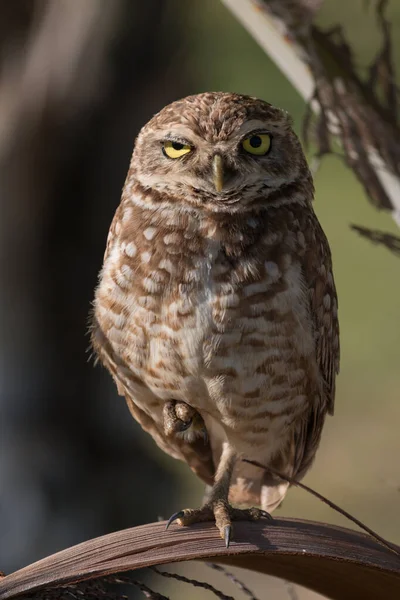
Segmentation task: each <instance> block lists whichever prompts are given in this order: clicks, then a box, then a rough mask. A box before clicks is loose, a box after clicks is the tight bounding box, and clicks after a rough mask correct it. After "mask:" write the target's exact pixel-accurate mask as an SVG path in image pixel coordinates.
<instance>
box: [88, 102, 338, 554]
mask: <svg viewBox="0 0 400 600" xmlns="http://www.w3.org/2000/svg"><path fill="white" fill-rule="evenodd" d="M313 192H314V189H313V182H312V178H311V175H310V171H309V169H308V167H307V163H306V160H305V157H304V154H303V152H302V149H301V146H300V143H299V141H298V139H297V137H296V135H295V134H294V132H293V130H292V127H291V121H290V118H289V117H288V115H287V114H286V113H285V112H284V111H282V110H279V109H277V108H274V107H273V106H271V105H270V104H268V103H267V102H264V101H262V100H258V99H256V98H251V97H248V96H241V95H237V94H231V93H205V94H200V95H197V96H191V97H188V98H185V99H183V100H179V101H177V102H174V103H173V104H171V105H169V106H167V107H165V108H164V109H163V110H161V111H160V112H159V113H158V114H157V115H156V116H155V117H153V118H152V119H151V121H150V122H149V123H147V125H145V126H144V127H143V129H142V130H141V132H140V133H139V135H138V138H137V140H136V145H135V149H134V152H133V157H132V162H131V164H130V168H129V172H128V176H127V179H126V182H125V186H124V190H123V194H122V200H121V204H120V206H119V207H118V209H117V212H116V214H115V217H114V220H113V222H112V225H111V229H110V233H109V236H108V241H107V250H106V254H105V257H104V266H103V269H102V271H101V275H100V283H99V286H98V288H97V291H96V297H95V302H94V319H93V331H92V340H93V345H94V348H95V350H96V352H97V354H98V356H99V357H100V359H101V361H102V362H103V363H104V365H105V366H106V367H107V368H108V369H109V371H110V372H111V374H112V376H113V378H114V380H115V382H116V385H117V387H118V390H119V392H120V394H122V395H123V396H125V398H126V400H127V402H128V405H129V408H130V410H131V412H132V415H133V416H134V418H135V419H136V420H137V421H139V423H140V424H141V426H142V427H143V429H145V430H146V431H148V432H149V433H150V434H151V435H152V436H153V438H154V439H155V441H156V442H157V444H158V445H159V446H160V447H161V448H162V449H163V450H165V452H168V453H169V454H171V455H172V456H173V457H175V458H179V459H181V460H184V461H186V462H187V463H188V464H189V466H190V467H191V468H192V469H193V471H194V472H195V473H196V474H197V475H198V476H199V477H201V479H203V480H204V481H205V482H206V483H207V484H209V486H212V487H211V489H210V491H209V494H208V497H207V498H206V501H205V503H204V505H203V506H202V508H200V509H185V510H183V511H180V512H179V513H177V514H176V515H173V517H171V519H177V520H178V522H179V523H180V524H183V525H185V524H189V523H193V522H195V521H204V520H214V519H215V521H216V525H217V527H218V528H219V530H220V532H221V536H222V537H223V538H224V539H225V541H226V543H227V544H228V543H229V538H230V535H231V521H232V520H233V519H239V518H247V519H253V518H259V517H260V516H263V515H268V514H269V512H270V511H272V510H273V509H274V508H275V507H276V506H278V505H279V503H280V502H281V501H282V499H283V497H284V495H285V493H286V491H287V487H288V484H287V483H285V482H283V481H282V480H276V479H274V478H273V477H272V476H271V475H269V474H267V473H266V472H265V471H263V470H261V469H258V468H256V467H254V466H252V465H249V464H248V463H245V462H243V461H241V460H240V459H241V458H242V457H247V458H250V459H253V460H258V461H259V462H261V463H264V464H266V465H270V466H271V467H275V469H277V470H279V471H281V472H283V473H286V474H289V475H291V476H294V477H297V478H301V477H302V476H303V475H304V474H305V472H306V471H307V469H308V468H309V467H310V465H311V463H312V461H313V458H314V455H315V452H316V450H317V447H318V444H319V440H320V436H321V431H322V427H323V423H324V419H325V415H326V413H327V412H328V413H332V412H333V403H334V394H335V376H336V373H337V372H338V365H339V338H338V320H337V298H336V292H335V285H334V281H333V275H332V265H331V256H330V251H329V246H328V242H327V240H326V237H325V235H324V233H323V231H322V229H321V227H320V225H319V223H318V220H317V217H316V216H315V214H314V211H313V208H312V200H313ZM230 502H232V503H237V504H241V505H247V506H249V505H252V504H257V505H259V506H261V507H262V509H263V510H259V509H255V508H251V509H247V510H239V509H234V508H232V506H231V504H230ZM267 511H268V512H267Z"/></svg>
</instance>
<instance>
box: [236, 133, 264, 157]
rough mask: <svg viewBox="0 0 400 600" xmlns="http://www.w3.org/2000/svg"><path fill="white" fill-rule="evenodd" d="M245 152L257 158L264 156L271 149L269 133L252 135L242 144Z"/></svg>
mask: <svg viewBox="0 0 400 600" xmlns="http://www.w3.org/2000/svg"><path fill="white" fill-rule="evenodd" d="M242 148H243V150H246V152H248V153H249V154H255V155H256V156H264V155H265V154H267V153H268V152H269V150H270V148H271V137H270V136H269V135H268V133H257V134H253V135H250V136H249V137H248V138H246V139H245V140H243V142H242Z"/></svg>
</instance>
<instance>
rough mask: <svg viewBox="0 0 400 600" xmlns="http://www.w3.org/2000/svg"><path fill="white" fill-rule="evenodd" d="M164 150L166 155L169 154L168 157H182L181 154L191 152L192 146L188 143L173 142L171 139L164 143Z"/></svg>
mask: <svg viewBox="0 0 400 600" xmlns="http://www.w3.org/2000/svg"><path fill="white" fill-rule="evenodd" d="M162 151H163V154H164V156H167V157H168V158H180V157H181V156H184V155H185V154H188V152H191V151H192V148H191V146H188V145H187V144H181V143H180V142H172V141H170V140H169V141H167V142H164V143H163V146H162Z"/></svg>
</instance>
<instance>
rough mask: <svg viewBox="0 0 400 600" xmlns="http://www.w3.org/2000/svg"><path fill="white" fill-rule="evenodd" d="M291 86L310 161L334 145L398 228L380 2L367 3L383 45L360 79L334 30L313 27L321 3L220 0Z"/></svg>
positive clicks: (393, 101) (386, 27)
mask: <svg viewBox="0 0 400 600" xmlns="http://www.w3.org/2000/svg"><path fill="white" fill-rule="evenodd" d="M222 2H223V3H224V4H226V6H227V7H228V8H230V9H231V10H232V12H233V13H234V14H235V16H236V17H237V18H238V19H239V20H240V21H241V23H242V24H243V25H244V26H245V27H246V28H247V29H248V30H249V32H250V33H251V34H252V35H253V37H254V38H255V39H256V40H257V41H258V43H259V44H260V45H261V46H262V47H263V48H264V50H265V51H266V52H267V53H268V54H269V56H270V57H271V58H272V59H273V60H274V61H275V62H276V64H277V65H278V66H279V67H280V68H281V70H282V71H283V72H284V74H285V75H286V76H287V78H288V79H289V80H290V81H291V82H292V83H293V85H294V86H295V87H296V88H297V90H298V91H299V92H300V94H301V95H302V96H303V98H304V99H305V100H306V102H307V103H309V104H310V107H311V108H312V110H313V112H314V114H315V117H314V119H312V118H311V113H310V111H309V112H307V114H306V119H305V124H304V131H305V134H306V135H305V138H306V141H308V140H309V139H310V138H311V137H312V139H313V143H314V144H315V145H316V147H317V156H319V157H322V156H324V155H326V154H330V153H331V152H332V142H333V138H337V139H338V140H339V141H340V144H341V147H342V149H343V153H344V158H345V161H346V163H347V165H348V166H349V167H350V168H351V169H352V170H353V172H354V173H355V175H356V177H357V178H358V179H359V181H360V182H361V183H362V185H363V187H364V189H365V192H366V194H367V196H368V197H369V199H370V200H371V202H372V203H373V204H374V205H375V206H376V208H378V209H385V210H388V211H390V212H391V213H392V216H393V218H394V219H395V220H396V222H397V223H398V224H400V127H399V121H398V109H397V106H398V101H397V100H398V99H397V94H398V91H397V88H396V84H395V75H394V67H393V52H392V36H391V25H390V23H389V21H388V20H387V18H386V16H385V14H386V13H385V11H386V9H387V6H388V1H387V0H379V1H377V2H376V3H375V7H376V18H377V23H378V25H379V27H380V30H381V33H382V38H383V45H382V49H381V51H380V52H379V53H378V54H377V56H376V58H375V59H374V61H373V62H372V65H371V67H370V69H369V73H368V77H367V78H366V79H365V80H363V79H362V78H361V77H360V75H359V74H358V73H357V70H356V68H355V65H354V53H353V50H352V48H351V45H350V44H349V43H348V42H347V40H346V38H345V36H344V33H343V30H342V27H341V25H340V24H339V25H337V26H336V27H334V28H332V29H331V30H330V31H323V30H322V29H321V28H319V27H317V26H316V25H315V24H313V18H314V17H315V14H316V12H317V11H318V9H319V8H320V6H321V5H322V0H222Z"/></svg>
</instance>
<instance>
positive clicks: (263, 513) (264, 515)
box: [260, 510, 274, 521]
mask: <svg viewBox="0 0 400 600" xmlns="http://www.w3.org/2000/svg"><path fill="white" fill-rule="evenodd" d="M260 514H261V516H262V517H265V519H268V520H269V521H273V520H274V517H273V516H272V515H270V514H269V512H267V511H266V510H260Z"/></svg>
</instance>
